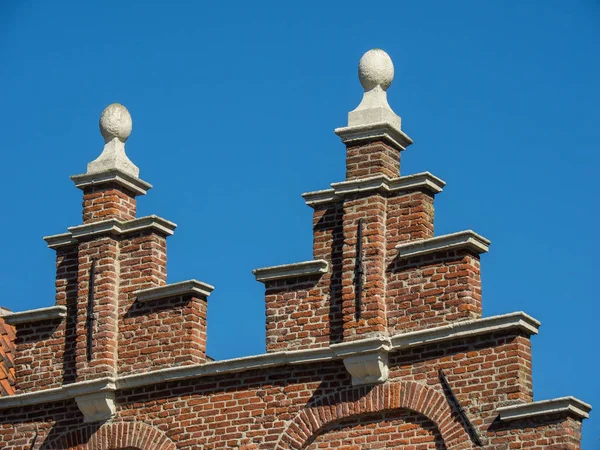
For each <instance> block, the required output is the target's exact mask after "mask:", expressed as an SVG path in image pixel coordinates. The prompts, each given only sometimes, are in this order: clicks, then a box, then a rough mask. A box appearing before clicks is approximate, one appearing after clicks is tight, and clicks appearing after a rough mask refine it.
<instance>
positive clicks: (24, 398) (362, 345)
mask: <svg viewBox="0 0 600 450" xmlns="http://www.w3.org/2000/svg"><path fill="white" fill-rule="evenodd" d="M539 326H540V323H539V322H538V321H537V320H535V319H534V318H533V317H531V316H529V315H527V314H525V313H524V312H515V313H510V314H504V315H500V316H493V317H487V318H485V319H475V320H469V321H464V322H457V323H455V324H451V325H445V326H443V327H437V328H431V329H425V330H420V331H414V332H410V333H403V334H398V335H395V336H392V337H385V336H377V337H373V338H368V339H361V340H358V341H351V342H344V343H341V344H335V345H332V346H331V347H324V348H315V349H306V350H292V351H282V352H274V353H264V354H261V355H255V356H245V357H242V358H234V359H228V360H223V361H211V362H206V363H203V364H197V365H190V366H182V367H170V368H166V369H160V370H155V371H152V372H147V373H142V374H133V375H126V376H124V377H119V378H117V379H116V380H113V379H104V380H105V381H104V384H102V380H96V381H93V382H81V383H73V384H69V385H65V386H63V387H60V388H52V389H46V390H43V391H39V392H32V393H26V394H16V395H11V396H8V397H0V410H2V409H6V408H12V407H16V406H18V407H21V406H26V405H33V404H40V403H47V402H52V401H59V400H64V399H69V398H74V397H76V396H79V395H83V394H91V393H93V392H96V391H95V390H94V389H96V388H94V387H93V386H95V385H93V384H92V383H98V385H99V386H100V387H98V388H97V389H104V390H110V389H112V388H111V387H110V386H112V385H109V384H106V383H109V382H112V383H114V385H116V389H117V390H120V389H132V388H137V387H142V386H148V385H152V384H156V383H162V382H168V381H177V380H184V379H191V378H200V377H205V376H214V375H220V374H222V375H225V374H229V373H237V372H245V371H248V370H265V369H269V368H273V367H279V366H285V365H301V364H311V363H315V362H321V361H331V360H339V359H345V358H348V357H354V356H359V355H366V354H381V353H388V352H390V351H396V350H402V349H405V348H408V347H416V346H419V345H427V344H429V343H433V342H450V341H452V340H455V339H461V338H464V337H466V336H468V337H471V336H480V335H485V334H490V333H494V332H498V331H503V330H511V329H519V330H521V331H524V332H525V333H529V334H536V333H537V330H538V327H539Z"/></svg>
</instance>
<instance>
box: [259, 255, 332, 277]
mask: <svg viewBox="0 0 600 450" xmlns="http://www.w3.org/2000/svg"><path fill="white" fill-rule="evenodd" d="M328 271H329V263H328V262H327V261H325V260H324V259H316V260H314V261H304V262H299V263H294V264H284V265H282V266H271V267H263V268H261V269H254V270H253V271H252V273H253V274H254V276H255V277H256V281H260V282H261V283H267V282H269V281H275V280H285V279H286V278H295V277H309V276H312V275H321V274H324V273H327V272H328Z"/></svg>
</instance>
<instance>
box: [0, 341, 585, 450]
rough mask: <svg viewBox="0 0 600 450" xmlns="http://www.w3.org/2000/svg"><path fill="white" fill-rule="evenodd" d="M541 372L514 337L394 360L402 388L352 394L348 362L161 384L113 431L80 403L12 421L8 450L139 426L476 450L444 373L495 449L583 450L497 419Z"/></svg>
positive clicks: (552, 433) (210, 439)
mask: <svg viewBox="0 0 600 450" xmlns="http://www.w3.org/2000/svg"><path fill="white" fill-rule="evenodd" d="M530 363H531V360H530V353H529V341H528V339H527V338H525V337H522V336H520V335H518V334H510V333H504V334H496V335H489V336H488V337H487V338H479V339H478V338H470V339H463V340H459V341H456V342H454V343H452V344H449V343H439V344H435V345H430V346H427V347H422V348H415V349H413V350H411V351H402V352H397V353H394V354H392V355H391V358H390V366H391V373H390V380H389V381H388V382H386V383H385V384H379V385H374V386H361V387H352V386H351V383H350V376H349V375H348V373H347V372H346V370H345V368H344V366H343V363H342V361H331V362H319V363H314V364H306V365H301V366H291V367H279V368H270V369H262V370H249V371H245V372H241V373H233V374H222V375H215V376H209V377H203V378H196V379H190V380H181V381H176V382H168V383H160V384H157V385H152V386H146V387H142V388H137V389H126V390H122V391H118V393H117V414H116V416H115V418H114V419H113V420H111V421H110V422H109V423H107V424H106V425H102V424H101V423H99V424H93V425H87V424H84V423H83V422H82V417H81V414H80V413H79V411H78V410H77V408H76V406H75V404H74V401H72V400H69V401H64V402H57V403H52V404H48V405H46V406H44V408H39V407H26V408H15V409H13V410H4V411H3V414H2V415H0V448H6V449H8V450H15V449H17V448H22V446H27V447H26V448H29V447H28V445H29V444H30V443H31V440H32V438H33V432H34V430H35V429H37V430H38V432H39V438H38V444H39V445H41V443H44V445H46V447H44V448H52V449H61V448H73V447H75V445H77V444H84V445H83V447H78V448H94V447H91V444H90V443H93V442H95V441H96V440H97V439H100V438H101V437H102V436H104V437H105V438H106V439H109V438H110V439H117V437H118V439H121V442H124V443H128V444H127V445H134V443H132V442H131V441H128V439H133V437H131V438H130V437H127V436H128V435H130V434H131V433H130V431H131V430H133V429H138V428H136V427H140V428H139V430H141V429H142V428H144V430H145V431H144V433H146V434H148V433H153V435H154V436H156V439H158V440H159V441H160V442H161V445H173V446H176V448H178V449H190V450H191V449H204V450H207V449H223V448H245V449H300V448H308V449H311V450H312V449H316V448H331V445H334V444H333V443H334V442H338V441H340V440H342V439H343V442H344V443H347V444H344V445H350V446H352V445H355V446H356V445H360V446H361V447H360V448H368V447H364V446H362V445H363V442H362V439H364V438H366V433H365V430H367V429H371V430H377V431H380V432H381V433H382V434H380V435H379V438H378V439H383V438H385V436H388V435H389V436H390V438H392V439H394V440H395V441H393V442H397V443H398V445H400V444H399V442H400V440H401V439H408V440H409V442H408V444H406V445H414V446H417V445H423V446H424V447H423V448H436V449H437V448H444V447H440V446H441V444H440V440H441V439H443V440H444V445H446V447H447V448H448V449H455V448H474V447H473V445H472V444H471V443H470V442H471V441H470V439H469V437H468V435H467V433H466V431H465V430H464V428H463V426H462V425H461V423H460V421H459V420H458V418H457V416H456V415H455V414H454V413H453V412H452V408H451V406H450V404H449V402H448V399H447V396H446V394H445V392H444V390H443V388H442V385H441V383H440V380H439V378H438V369H439V368H442V369H443V370H444V371H445V373H446V376H447V378H448V382H449V383H450V385H451V386H452V389H453V390H454V392H455V394H456V397H457V398H458V400H459V401H460V403H461V405H463V407H464V408H465V410H466V412H467V414H468V415H469V417H471V419H472V422H473V423H474V425H475V427H476V429H477V430H478V432H479V434H480V436H481V437H482V439H483V441H484V443H485V448H487V449H492V450H505V449H506V448H524V449H525V448H527V449H529V448H537V447H535V446H534V445H537V446H540V445H541V447H539V448H540V449H541V448H552V447H544V445H545V444H543V442H547V440H548V439H552V442H555V443H566V444H568V445H565V446H558V447H556V448H557V449H574V448H578V447H577V446H576V445H577V444H576V442H577V439H578V434H577V433H578V432H579V426H580V423H579V422H578V421H574V420H571V419H569V418H568V417H566V416H555V417H548V418H546V419H545V422H539V423H537V424H535V427H534V428H532V427H531V425H532V424H531V422H528V423H526V424H520V425H519V424H517V425H515V424H513V425H511V424H510V423H508V424H506V423H500V425H499V422H498V421H497V420H496V417H497V414H496V413H495V412H494V410H495V408H497V407H498V406H501V405H505V404H510V403H514V402H516V401H523V400H525V401H528V400H530V399H531V375H530ZM344 430H346V432H344ZM371 439H374V438H371ZM544 439H546V441H544ZM371 442H380V441H371ZM434 443H436V444H435V445H437V446H438V447H435V446H434ZM511 443H512V444H514V445H511V446H510V447H507V446H508V444H511ZM320 445H323V446H324V447H320ZM402 445H404V444H402ZM328 446H329V447H328ZM139 448H141V449H151V448H161V447H153V446H152V445H151V444H148V445H143V446H140V447H139ZM173 448H174V447H173ZM341 448H343V447H341ZM350 448H352V447H350ZM374 448H378V447H374ZM392 448H398V447H392ZM407 448H410V447H407ZM415 448H419V447H415Z"/></svg>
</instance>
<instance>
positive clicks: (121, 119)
mask: <svg viewBox="0 0 600 450" xmlns="http://www.w3.org/2000/svg"><path fill="white" fill-rule="evenodd" d="M131 127H132V122H131V114H129V111H127V108H125V107H124V106H123V105H121V104H120V103H113V104H111V105H108V106H107V107H106V108H104V111H102V114H101V115H100V133H102V137H103V138H104V142H109V141H112V140H113V139H114V138H117V139H119V140H120V141H121V142H125V141H126V140H127V138H128V137H129V135H130V134H131Z"/></svg>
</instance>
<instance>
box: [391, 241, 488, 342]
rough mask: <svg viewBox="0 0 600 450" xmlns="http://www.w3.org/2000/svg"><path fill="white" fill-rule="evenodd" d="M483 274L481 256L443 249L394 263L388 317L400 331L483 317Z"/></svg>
mask: <svg viewBox="0 0 600 450" xmlns="http://www.w3.org/2000/svg"><path fill="white" fill-rule="evenodd" d="M481 314H482V307H481V276H480V263H479V257H478V256H477V255H474V254H471V253H470V252H468V251H465V250H460V251H454V250H452V251H449V252H440V253H436V254H431V255H425V256H421V257H415V258H410V259H400V258H396V260H395V261H394V262H393V263H392V264H391V265H390V267H389V271H388V279H387V319H388V326H389V330H390V333H392V334H394V333H400V332H406V331H411V330H418V329H423V328H431V327H433V326H440V325H444V324H446V323H449V322H454V321H458V320H468V319H476V318H479V317H481Z"/></svg>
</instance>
